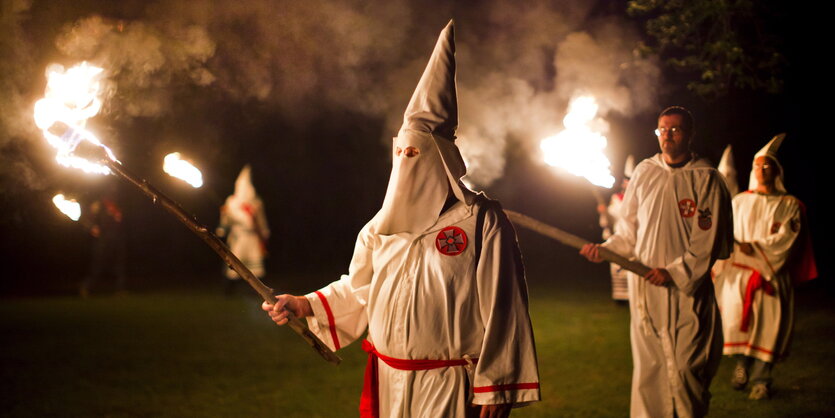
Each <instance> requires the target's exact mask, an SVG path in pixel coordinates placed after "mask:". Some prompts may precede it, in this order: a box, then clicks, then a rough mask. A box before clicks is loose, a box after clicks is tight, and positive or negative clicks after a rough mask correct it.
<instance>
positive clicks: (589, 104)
mask: <svg viewBox="0 0 835 418" xmlns="http://www.w3.org/2000/svg"><path fill="white" fill-rule="evenodd" d="M597 111H598V105H597V102H596V101H595V100H594V97H591V96H581V97H578V98H576V99H573V100H572V101H571V103H570V104H569V106H568V114H566V115H565V118H564V119H563V124H564V125H565V130H564V131H562V132H560V133H558V134H557V135H554V136H550V137H547V138H545V139H543V140H542V141H541V142H540V144H539V147H540V149H542V152H543V154H544V158H545V163H546V164H548V165H550V166H552V167H559V168H562V169H564V170H566V171H568V172H569V173H571V174H574V175H575V176H580V177H584V178H585V179H586V180H588V181H589V182H591V183H592V184H594V185H597V186H600V187H606V188H611V187H612V185H614V184H615V178H614V177H613V176H612V173H611V171H610V170H609V167H610V166H611V164H610V163H609V159H608V158H606V155H605V154H604V153H603V151H604V150H605V149H606V137H605V136H603V135H601V134H600V133H598V132H595V131H594V130H593V128H592V127H591V125H592V122H593V121H594V118H595V117H596V116H597Z"/></svg>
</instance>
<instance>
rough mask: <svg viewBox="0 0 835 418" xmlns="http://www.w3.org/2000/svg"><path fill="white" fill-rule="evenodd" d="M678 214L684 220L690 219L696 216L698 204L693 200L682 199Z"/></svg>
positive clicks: (679, 203)
mask: <svg viewBox="0 0 835 418" xmlns="http://www.w3.org/2000/svg"><path fill="white" fill-rule="evenodd" d="M678 212H679V213H680V214H681V217H682V218H689V217H691V216H693V215H695V214H696V202H694V201H693V199H681V200H679V201H678Z"/></svg>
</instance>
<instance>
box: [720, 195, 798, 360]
mask: <svg viewBox="0 0 835 418" xmlns="http://www.w3.org/2000/svg"><path fill="white" fill-rule="evenodd" d="M733 209H734V220H735V221H734V237H735V238H736V240H737V241H739V242H748V243H751V244H752V245H753V246H754V254H752V255H750V256H749V255H746V254H744V253H743V252H742V251H735V252H734V253H733V254H732V255H731V258H730V259H728V260H726V261H725V262H723V263H721V264H717V266H716V267H715V268H714V273H715V274H716V277H715V284H716V296H717V300H718V302H719V307H720V309H721V311H722V322H723V330H724V335H725V348H724V353H725V354H727V355H733V354H744V355H746V356H749V357H755V358H757V359H760V360H762V361H765V362H773V361H775V360H777V359H779V357H780V356H781V355H783V354H785V352H786V350H787V348H788V345H789V341H790V338H791V331H792V327H793V322H794V321H793V319H794V317H793V315H794V306H793V305H794V292H793V289H794V287H793V283H792V278H791V277H790V274H789V268H788V266H787V261H788V260H789V257H790V256H791V253H792V248H793V247H794V246H795V242H797V238H798V234H799V233H800V228H801V211H800V203H799V201H798V200H797V199H796V198H795V197H793V196H790V195H786V194H779V195H765V194H759V193H755V192H746V193H741V194H739V195H737V196H736V197H735V198H734V200H733ZM737 250H738V248H737ZM757 275H759V276H760V277H762V280H761V285H757V282H756V280H757ZM752 279H753V280H752ZM749 287H752V289H750V290H749V289H748V288H749ZM746 293H750V294H751V295H752V296H753V297H750V296H749V299H750V306H751V307H750V309H749V310H747V314H746V309H744V305H745V299H746ZM744 314H745V315H744ZM743 317H747V318H746V320H745V321H743ZM743 322H744V324H743ZM743 328H744V329H745V330H743Z"/></svg>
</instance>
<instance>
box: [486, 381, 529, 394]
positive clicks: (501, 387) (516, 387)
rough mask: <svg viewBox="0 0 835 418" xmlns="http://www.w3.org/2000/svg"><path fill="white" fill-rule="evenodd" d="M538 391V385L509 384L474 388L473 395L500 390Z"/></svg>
mask: <svg viewBox="0 0 835 418" xmlns="http://www.w3.org/2000/svg"><path fill="white" fill-rule="evenodd" d="M521 389H539V383H538V382H534V383H510V384H507V385H494V386H476V387H474V388H473V393H487V392H499V391H502V390H521Z"/></svg>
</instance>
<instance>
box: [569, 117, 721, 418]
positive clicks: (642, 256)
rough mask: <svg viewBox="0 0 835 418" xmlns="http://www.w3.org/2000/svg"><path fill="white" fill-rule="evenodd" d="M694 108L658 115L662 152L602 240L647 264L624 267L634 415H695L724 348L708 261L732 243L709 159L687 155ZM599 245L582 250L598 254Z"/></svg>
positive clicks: (641, 171) (642, 170) (632, 187)
mask: <svg viewBox="0 0 835 418" xmlns="http://www.w3.org/2000/svg"><path fill="white" fill-rule="evenodd" d="M693 130H694V123H693V119H692V116H691V115H690V112H689V111H687V110H686V109H684V108H682V107H677V106H676V107H671V108H668V109H666V110H665V111H664V112H662V113H661V115H660V116H659V118H658V129H657V130H656V135H657V137H658V141H659V145H660V148H661V153H659V154H656V155H655V156H653V157H651V158H648V159H646V160H644V161H642V162H641V163H640V164H638V166H637V167H636V168H635V173H634V175H633V176H632V181H631V182H630V184H629V189H628V190H627V191H626V195H625V196H624V199H623V208H622V210H621V216H622V219H621V222H620V223H619V224H618V230H617V231H616V232H615V234H614V235H613V236H612V237H610V238H609V239H608V240H607V241H606V242H605V243H603V244H602V246H604V247H605V248H608V249H609V250H612V251H614V252H616V253H618V254H621V255H623V256H625V257H630V258H631V257H635V258H636V259H637V260H638V261H639V262H641V263H643V264H645V265H647V266H649V267H651V268H652V270H651V271H650V272H649V273H648V274H646V275H645V276H644V277H638V276H636V275H634V274H631V273H630V285H631V287H630V295H629V296H630V297H629V303H630V314H631V320H630V336H631V343H632V360H633V375H632V397H631V405H630V413H631V416H632V417H680V418H685V417H700V416H704V415H706V414H707V412H708V406H709V402H710V391H709V390H708V389H709V387H710V382H711V380H712V379H713V376H714V375H715V374H716V371H717V369H718V366H719V360H720V358H721V355H722V329H721V321H720V317H719V310H718V309H717V306H716V300H715V297H714V290H713V282H712V281H711V280H710V268H711V266H712V265H713V263H714V262H715V261H716V260H718V259H723V258H727V257H728V255H729V254H730V251H731V246H732V244H733V236H732V234H731V228H732V220H731V207H730V197H729V196H728V191H727V189H726V187H725V183H724V180H722V177H721V176H720V175H719V173H718V172H717V171H716V169H714V168H713V167H712V166H711V165H710V164H709V163H708V162H707V161H705V160H704V159H702V158H699V157H698V156H696V155H694V154H692V153H690V150H689V143H690V138H691V137H692V134H693ZM600 246H601V244H588V245H586V246H584V247H583V248H582V250H581V254H582V255H584V256H585V257H586V258H588V259H589V260H591V261H594V262H600V261H602V260H601V259H600V256H599V253H598V249H599V247H600Z"/></svg>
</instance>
